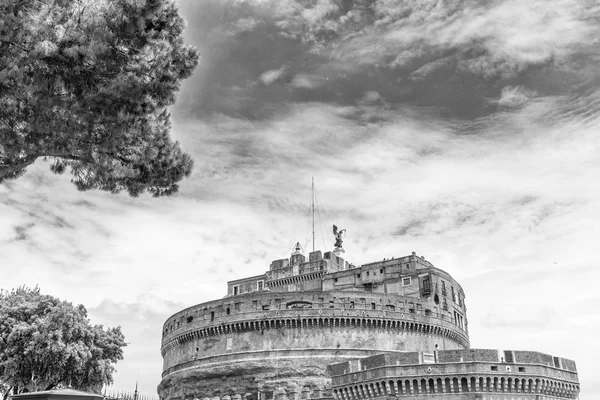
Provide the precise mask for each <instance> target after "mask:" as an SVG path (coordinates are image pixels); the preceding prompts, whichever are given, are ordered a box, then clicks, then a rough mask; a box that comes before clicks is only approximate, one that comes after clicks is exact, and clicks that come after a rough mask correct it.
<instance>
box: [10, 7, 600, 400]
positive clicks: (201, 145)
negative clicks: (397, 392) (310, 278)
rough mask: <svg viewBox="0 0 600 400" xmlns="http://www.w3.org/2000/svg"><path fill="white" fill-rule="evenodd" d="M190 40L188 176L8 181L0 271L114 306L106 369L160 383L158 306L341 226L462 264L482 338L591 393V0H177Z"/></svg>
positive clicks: (178, 123)
mask: <svg viewBox="0 0 600 400" xmlns="http://www.w3.org/2000/svg"><path fill="white" fill-rule="evenodd" d="M178 4H179V7H180V13H181V14H182V15H183V16H184V18H185V19H186V21H187V24H188V26H187V28H186V32H185V35H186V41H187V43H190V44H193V45H195V46H197V48H198V50H199V53H200V55H201V59H200V64H199V66H198V68H197V69H196V71H195V73H194V75H193V76H192V77H191V78H190V79H188V80H187V81H185V82H184V84H183V85H182V90H181V92H180V94H179V97H178V101H177V104H176V105H175V106H174V107H173V108H172V113H173V131H172V135H173V137H174V138H175V139H177V140H179V141H180V143H181V145H182V147H183V149H184V150H185V151H186V152H188V153H190V154H191V155H192V156H193V157H194V159H195V168H194V172H193V174H192V176H191V177H190V178H188V179H186V180H184V181H183V182H182V183H181V185H180V192H179V194H177V195H175V196H172V197H169V198H159V199H155V198H152V197H150V196H141V197H138V198H129V197H128V196H127V195H126V194H119V195H112V194H108V193H103V192H94V191H90V192H79V191H77V189H76V188H75V186H74V185H73V184H72V183H71V182H70V177H69V175H68V174H64V175H60V176H59V175H53V174H52V173H51V172H50V170H49V163H46V162H44V161H41V160H40V161H38V162H36V164H35V165H34V166H32V167H30V168H29V169H28V172H27V173H26V174H25V175H24V176H23V177H21V178H19V179H18V180H14V181H10V182H5V183H3V184H0V254H2V257H1V258H0V271H1V279H0V288H3V289H10V288H15V287H17V286H20V285H29V286H35V285H39V286H40V288H41V290H42V292H44V293H48V294H52V295H54V296H57V297H60V298H61V299H65V300H68V301H71V302H73V303H75V304H83V305H85V306H86V308H87V309H88V312H89V317H90V320H91V322H92V323H94V324H103V325H105V326H117V325H120V326H121V327H122V329H123V332H124V334H125V336H126V340H127V341H128V342H129V345H128V346H127V347H126V349H125V359H124V360H123V361H121V362H119V363H118V364H117V365H116V368H117V372H116V374H115V376H114V378H115V384H114V386H113V389H114V390H130V391H132V390H133V389H134V387H135V382H136V381H139V390H140V392H141V393H143V394H146V395H156V386H157V385H158V383H159V382H160V375H161V367H162V365H161V364H162V359H161V355H160V338H161V328H162V324H163V322H164V321H165V320H166V319H167V318H168V317H169V316H170V315H171V314H173V313H175V312H177V311H179V310H181V309H183V308H185V307H188V306H191V305H194V304H197V303H201V302H204V301H208V300H212V299H217V298H221V297H223V296H224V295H225V294H226V282H227V281H228V280H233V279H237V278H242V277H245V276H251V275H256V274H260V273H263V272H264V271H266V270H267V269H268V266H269V264H270V262H271V261H272V260H275V259H279V258H283V257H286V256H288V255H289V253H290V251H291V250H292V248H293V246H294V244H295V243H296V241H300V243H301V244H302V245H303V246H304V247H305V248H306V249H310V247H311V244H310V234H309V232H308V229H307V228H308V226H307V212H308V207H309V203H310V186H311V177H314V179H315V186H316V196H317V206H318V210H319V213H318V218H317V240H316V242H317V248H318V249H322V250H331V249H332V248H333V242H334V239H333V235H332V234H331V225H332V224H336V225H337V226H338V227H341V228H346V229H347V236H346V237H345V240H344V247H345V249H346V254H347V257H346V258H347V259H348V260H349V261H351V262H352V263H354V264H356V265H358V264H362V263H367V262H371V261H376V260H381V259H383V258H391V257H400V256H404V255H408V254H410V253H411V252H412V251H415V252H416V253H417V254H418V255H423V256H425V258H426V259H427V260H429V261H431V262H432V263H433V264H434V265H435V266H436V267H438V268H441V269H443V270H445V271H447V272H449V273H450V274H451V275H452V276H453V277H454V278H455V279H457V280H458V282H459V283H460V284H461V285H462V287H463V289H464V291H465V294H466V299H465V303H466V305H467V307H468V311H467V317H468V321H469V333H470V339H471V346H472V347H474V348H492V349H507V350H508V349H511V350H535V351H540V352H545V353H549V354H552V355H555V356H560V357H565V358H569V359H573V360H575V361H576V362H577V367H578V370H579V377H580V382H581V388H582V391H581V395H580V399H581V400H592V399H596V398H599V397H600V380H598V379H597V378H596V377H597V372H596V369H597V366H596V365H594V362H595V360H596V358H597V357H598V356H599V355H600V344H599V342H598V340H597V333H598V332H599V331H600V313H598V311H597V309H598V304H599V302H600V292H599V291H598V289H597V285H596V283H598V282H599V281H600V268H599V262H598V260H599V256H598V251H597V249H598V238H599V237H600V226H599V223H598V221H600V184H599V183H598V181H599V179H598V178H599V177H600V157H599V154H600V151H599V150H600V136H599V134H598V132H600V118H599V117H600V4H599V3H597V2H596V1H591V0H589V1H588V0H551V1H548V0H540V1H536V0H514V1H513V0H504V1H502V0H497V1H489V0H472V1H471V0H457V1H443V0H439V1H432V0H420V1H418V2H416V1H415V2H411V1H406V0H243V1H242V0H202V1H193V0H180V1H178Z"/></svg>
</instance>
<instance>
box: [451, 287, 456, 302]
mask: <svg viewBox="0 0 600 400" xmlns="http://www.w3.org/2000/svg"><path fill="white" fill-rule="evenodd" d="M450 290H451V291H452V301H456V293H454V286H450Z"/></svg>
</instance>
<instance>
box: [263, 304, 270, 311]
mask: <svg viewBox="0 0 600 400" xmlns="http://www.w3.org/2000/svg"><path fill="white" fill-rule="evenodd" d="M269 308H271V307H269V305H268V304H265V305H263V306H262V309H263V310H264V311H268V310H269Z"/></svg>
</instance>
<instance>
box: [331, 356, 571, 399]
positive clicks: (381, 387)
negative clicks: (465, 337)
mask: <svg viewBox="0 0 600 400" xmlns="http://www.w3.org/2000/svg"><path fill="white" fill-rule="evenodd" d="M329 372H330V374H331V376H332V387H333V394H334V397H336V398H337V399H363V398H380V397H381V398H383V397H389V396H409V397H411V396H415V397H418V396H423V395H435V394H438V395H439V394H444V395H446V397H445V398H451V399H454V398H462V397H455V396H459V395H464V393H469V392H483V393H490V392H494V393H498V394H504V393H507V394H509V393H510V394H514V393H520V394H522V395H523V396H524V397H523V398H527V399H529V398H530V397H527V396H529V395H536V394H537V395H547V396H555V397H556V398H575V397H576V396H577V394H578V393H579V380H578V377H577V370H576V367H575V362H573V361H572V360H568V359H565V358H560V357H553V356H551V355H549V354H544V353H539V352H535V351H513V350H489V349H465V350H440V351H434V352H406V353H401V354H398V353H395V354H392V353H387V354H379V355H376V356H372V357H366V358H363V359H355V360H350V361H346V362H343V363H338V364H333V365H330V366H329ZM555 397H553V398H555ZM494 398H499V399H504V398H509V397H504V396H502V397H500V396H499V397H494ZM531 398H534V397H531ZM535 398H538V397H535Z"/></svg>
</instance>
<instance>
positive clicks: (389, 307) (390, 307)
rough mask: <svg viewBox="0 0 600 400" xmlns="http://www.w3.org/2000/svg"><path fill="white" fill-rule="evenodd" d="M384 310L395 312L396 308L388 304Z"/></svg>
mask: <svg viewBox="0 0 600 400" xmlns="http://www.w3.org/2000/svg"><path fill="white" fill-rule="evenodd" d="M385 308H386V310H388V311H396V306H394V305H392V304H388V305H387V306H385Z"/></svg>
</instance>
